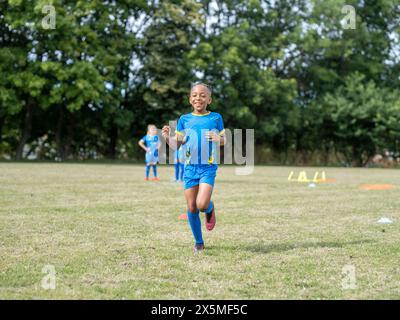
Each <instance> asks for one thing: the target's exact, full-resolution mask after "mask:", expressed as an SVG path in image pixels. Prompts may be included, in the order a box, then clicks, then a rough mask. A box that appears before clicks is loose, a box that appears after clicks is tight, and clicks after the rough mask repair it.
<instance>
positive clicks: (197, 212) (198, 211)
mask: <svg viewBox="0 0 400 320" xmlns="http://www.w3.org/2000/svg"><path fill="white" fill-rule="evenodd" d="M187 213H188V214H199V213H200V210H199V209H197V211H196V212H190V211H189V210H188V211H187Z"/></svg>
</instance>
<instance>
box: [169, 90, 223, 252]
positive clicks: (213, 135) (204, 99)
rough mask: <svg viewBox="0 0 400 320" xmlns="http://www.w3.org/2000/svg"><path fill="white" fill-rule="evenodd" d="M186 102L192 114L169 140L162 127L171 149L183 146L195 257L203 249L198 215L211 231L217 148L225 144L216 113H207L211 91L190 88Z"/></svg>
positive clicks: (181, 118) (184, 176) (221, 122)
mask: <svg viewBox="0 0 400 320" xmlns="http://www.w3.org/2000/svg"><path fill="white" fill-rule="evenodd" d="M189 102H190V104H191V105H192V107H193V112H192V113H189V114H185V115H182V116H181V117H180V118H179V121H178V125H177V130H176V136H175V137H171V138H170V127H169V126H164V127H163V129H162V135H163V137H164V138H165V139H166V141H167V143H168V144H169V145H170V146H171V148H173V149H175V150H176V149H177V148H179V147H180V145H181V144H182V142H183V141H184V142H185V148H186V152H185V169H184V175H183V181H184V189H185V198H186V202H187V208H188V220H189V224H190V227H191V229H192V233H193V236H194V239H195V246H194V248H193V251H194V253H197V252H198V251H201V250H203V249H204V241H203V236H202V231H201V221H200V216H199V211H202V212H204V213H205V217H206V219H205V225H206V229H207V230H209V231H211V230H213V228H214V226H215V223H216V219H215V208H214V204H213V202H212V201H211V195H212V192H213V187H214V182H215V176H216V172H217V168H218V165H217V163H216V161H215V159H216V158H217V157H216V152H217V150H216V146H217V143H218V144H219V145H223V144H224V143H225V136H224V124H223V120H222V117H221V115H220V114H219V113H216V112H210V111H208V110H207V107H208V105H209V104H211V102H212V98H211V89H210V88H209V87H208V86H207V85H205V84H204V83H197V84H195V85H194V86H192V89H191V92H190V97H189Z"/></svg>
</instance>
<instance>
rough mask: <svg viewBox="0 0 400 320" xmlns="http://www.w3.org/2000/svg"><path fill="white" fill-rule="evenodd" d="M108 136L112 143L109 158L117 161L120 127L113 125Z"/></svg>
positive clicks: (109, 145)
mask: <svg viewBox="0 0 400 320" xmlns="http://www.w3.org/2000/svg"><path fill="white" fill-rule="evenodd" d="M108 134H109V137H110V143H109V144H108V151H107V157H108V158H110V159H115V157H116V155H117V141H118V127H117V126H116V125H115V124H111V128H110V131H109V133H108Z"/></svg>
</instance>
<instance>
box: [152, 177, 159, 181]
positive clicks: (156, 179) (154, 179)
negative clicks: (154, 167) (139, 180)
mask: <svg viewBox="0 0 400 320" xmlns="http://www.w3.org/2000/svg"><path fill="white" fill-rule="evenodd" d="M152 180H153V181H160V179H158V178H157V177H155V178H153V179H152Z"/></svg>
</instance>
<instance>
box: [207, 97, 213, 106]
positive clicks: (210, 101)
mask: <svg viewBox="0 0 400 320" xmlns="http://www.w3.org/2000/svg"><path fill="white" fill-rule="evenodd" d="M211 103H212V98H211V97H210V99H209V101H208V104H209V105H210V104H211Z"/></svg>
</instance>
